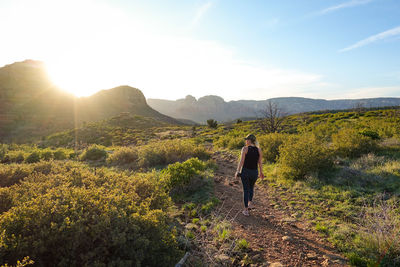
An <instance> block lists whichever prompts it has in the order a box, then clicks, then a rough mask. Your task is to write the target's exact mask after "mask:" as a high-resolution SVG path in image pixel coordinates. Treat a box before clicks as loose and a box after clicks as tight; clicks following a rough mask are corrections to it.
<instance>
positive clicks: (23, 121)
mask: <svg viewBox="0 0 400 267" xmlns="http://www.w3.org/2000/svg"><path fill="white" fill-rule="evenodd" d="M123 112H128V113H130V114H132V115H140V116H145V117H151V118H154V119H157V120H160V121H161V122H166V123H169V124H182V123H181V122H179V121H177V120H175V119H173V118H171V117H169V116H166V115H163V114H161V113H160V112H158V111H155V110H154V109H152V108H151V107H150V106H148V105H147V102H146V98H145V97H144V95H143V93H142V92H141V91H140V90H139V89H136V88H132V87H129V86H119V87H115V88H112V89H108V90H102V91H99V92H98V93H96V94H94V95H92V96H90V97H83V98H77V97H75V96H73V95H71V94H68V93H66V92H64V91H61V90H60V89H58V88H57V87H56V86H54V85H53V84H52V83H51V81H50V79H49V77H48V76H47V72H46V70H45V66H44V64H43V63H42V62H40V61H34V60H26V61H23V62H16V63H13V64H10V65H6V66H4V67H2V68H0V142H1V141H18V140H21V139H24V141H26V137H32V138H35V137H37V136H44V135H47V134H49V133H52V132H55V131H60V130H65V129H70V128H74V127H78V126H80V125H81V124H82V123H83V122H93V121H99V120H103V119H107V118H111V117H114V116H117V115H119V114H120V113H123Z"/></svg>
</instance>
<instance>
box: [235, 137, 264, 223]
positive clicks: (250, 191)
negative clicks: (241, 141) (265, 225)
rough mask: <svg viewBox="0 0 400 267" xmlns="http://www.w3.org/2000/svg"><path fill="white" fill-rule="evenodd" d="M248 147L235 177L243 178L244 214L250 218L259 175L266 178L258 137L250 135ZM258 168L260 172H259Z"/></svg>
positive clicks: (244, 151) (244, 150) (247, 142)
mask: <svg viewBox="0 0 400 267" xmlns="http://www.w3.org/2000/svg"><path fill="white" fill-rule="evenodd" d="M245 140H246V145H245V146H244V147H243V148H242V154H241V156H240V161H239V165H238V167H237V170H236V174H235V177H241V179H242V184H243V201H244V210H243V212H242V213H243V214H244V215H245V216H249V209H253V208H254V207H253V205H252V201H253V195H254V184H255V183H256V181H257V177H258V174H260V178H261V179H263V178H264V174H263V171H262V153H261V149H260V148H259V146H258V142H257V141H256V137H255V136H254V135H253V134H249V135H248V136H246V138H245ZM257 167H258V168H259V170H260V171H258V170H257ZM240 169H242V172H240Z"/></svg>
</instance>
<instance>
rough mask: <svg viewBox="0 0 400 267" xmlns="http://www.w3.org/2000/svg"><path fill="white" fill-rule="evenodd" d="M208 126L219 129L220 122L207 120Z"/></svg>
mask: <svg viewBox="0 0 400 267" xmlns="http://www.w3.org/2000/svg"><path fill="white" fill-rule="evenodd" d="M207 125H208V127H210V128H217V126H218V122H217V121H216V120H213V119H209V120H207Z"/></svg>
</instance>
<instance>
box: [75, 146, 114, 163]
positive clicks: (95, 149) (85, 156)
mask: <svg viewBox="0 0 400 267" xmlns="http://www.w3.org/2000/svg"><path fill="white" fill-rule="evenodd" d="M106 158H107V151H106V150H105V149H104V147H103V146H99V145H91V146H90V147H88V148H87V149H86V150H85V151H84V152H83V153H82V155H81V158H80V159H81V160H84V161H87V160H105V159H106Z"/></svg>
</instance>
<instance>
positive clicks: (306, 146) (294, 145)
mask: <svg viewBox="0 0 400 267" xmlns="http://www.w3.org/2000/svg"><path fill="white" fill-rule="evenodd" d="M279 151H280V157H279V160H278V166H279V172H280V174H281V175H282V176H283V177H285V178H289V179H304V178H305V177H306V176H307V175H310V174H313V173H318V172H320V171H321V170H326V169H329V168H330V167H332V159H331V153H330V152H329V150H328V148H327V147H326V145H325V144H324V143H322V142H320V141H318V140H317V139H316V137H315V136H312V135H305V136H301V137H300V136H290V137H289V138H288V140H287V141H286V142H285V143H284V144H282V145H281V146H280V147H279Z"/></svg>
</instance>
